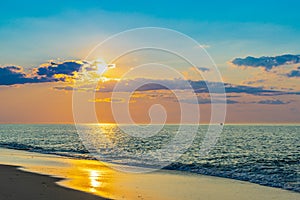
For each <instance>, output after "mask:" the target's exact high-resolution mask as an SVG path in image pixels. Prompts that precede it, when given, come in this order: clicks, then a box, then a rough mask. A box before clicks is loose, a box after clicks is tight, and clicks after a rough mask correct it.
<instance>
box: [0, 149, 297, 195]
mask: <svg viewBox="0 0 300 200" xmlns="http://www.w3.org/2000/svg"><path fill="white" fill-rule="evenodd" d="M0 163H2V164H6V165H18V166H22V168H20V169H19V170H17V169H16V168H15V167H11V166H0V176H1V178H0V185H1V190H0V199H1V200H2V199H3V200H6V199H8V200H10V199H11V200H15V199H26V198H27V199H45V200H47V199H82V200H85V199H86V200H88V199H101V198H100V197H104V198H109V199H130V200H131V199H133V200H135V199H155V200H171V199H172V200H173V199H175V200H177V199H178V200H179V199H180V200H181V199H190V200H193V199H205V200H218V199H222V200H229V199H230V200H235V199H238V200H254V199H264V200H268V199H270V200H271V199H272V200H279V199H280V200H282V199H285V200H294V199H295V200H298V199H300V193H295V192H291V191H286V190H282V189H278V188H271V187H265V186H260V185H257V184H251V183H248V182H243V181H236V180H231V179H225V178H217V177H210V176H202V175H196V174H190V173H183V172H176V171H167V170H160V171H156V172H152V173H147V174H131V173H123V172H120V171H116V170H113V169H111V168H110V167H108V166H107V165H105V164H104V163H102V162H99V161H92V160H77V159H67V158H65V157H60V156H53V155H44V154H38V153H30V152H25V151H16V150H7V149H0ZM20 170H22V171H20ZM25 171H26V172H25ZM30 172H35V173H39V174H47V175H50V176H51V177H49V176H46V175H38V174H34V173H30ZM58 177H59V178H58ZM80 191H81V192H80ZM88 193H89V194H88ZM54 196H55V197H54ZM97 196H98V197H97Z"/></svg>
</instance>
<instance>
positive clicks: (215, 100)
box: [180, 97, 239, 104]
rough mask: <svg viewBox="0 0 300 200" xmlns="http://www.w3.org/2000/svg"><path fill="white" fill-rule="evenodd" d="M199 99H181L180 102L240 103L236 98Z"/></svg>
mask: <svg viewBox="0 0 300 200" xmlns="http://www.w3.org/2000/svg"><path fill="white" fill-rule="evenodd" d="M197 100H198V101H195V100H194V99H181V100H180V102H182V103H188V104H236V103H239V102H238V101H235V100H230V99H227V100H223V99H214V100H213V101H212V100H211V99H210V98H201V97H198V98H197Z"/></svg>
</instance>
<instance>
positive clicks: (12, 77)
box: [0, 61, 81, 85]
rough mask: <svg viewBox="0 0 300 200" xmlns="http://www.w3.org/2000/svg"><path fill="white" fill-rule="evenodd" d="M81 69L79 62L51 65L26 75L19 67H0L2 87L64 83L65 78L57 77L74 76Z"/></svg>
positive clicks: (0, 83)
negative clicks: (60, 75)
mask: <svg viewBox="0 0 300 200" xmlns="http://www.w3.org/2000/svg"><path fill="white" fill-rule="evenodd" d="M80 67H81V64H80V63H79V62H77V61H66V62H62V63H59V64H56V63H49V65H48V66H41V67H38V68H35V69H33V73H25V72H24V70H23V68H22V67H19V66H5V67H0V85H15V84H26V83H44V82H57V81H64V80H65V77H60V78H58V77H55V75H59V74H62V75H65V76H72V75H73V73H74V72H76V71H78V70H79V69H80Z"/></svg>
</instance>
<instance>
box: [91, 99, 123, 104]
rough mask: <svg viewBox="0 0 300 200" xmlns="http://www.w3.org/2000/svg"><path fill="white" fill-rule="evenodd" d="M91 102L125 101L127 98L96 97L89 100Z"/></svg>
mask: <svg viewBox="0 0 300 200" xmlns="http://www.w3.org/2000/svg"><path fill="white" fill-rule="evenodd" d="M89 101H90V102H95V103H124V102H125V99H123V98H96V99H91V100H89Z"/></svg>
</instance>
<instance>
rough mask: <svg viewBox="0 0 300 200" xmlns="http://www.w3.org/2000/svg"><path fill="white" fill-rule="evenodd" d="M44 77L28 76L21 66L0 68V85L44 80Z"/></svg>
mask: <svg viewBox="0 0 300 200" xmlns="http://www.w3.org/2000/svg"><path fill="white" fill-rule="evenodd" d="M44 81H45V80H44V79H38V78H37V77H28V76H27V74H26V73H25V72H24V70H23V68H22V67H19V66H6V67H1V68H0V85H15V84H25V83H37V82H44Z"/></svg>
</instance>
